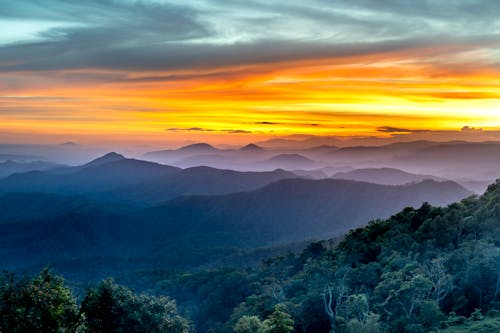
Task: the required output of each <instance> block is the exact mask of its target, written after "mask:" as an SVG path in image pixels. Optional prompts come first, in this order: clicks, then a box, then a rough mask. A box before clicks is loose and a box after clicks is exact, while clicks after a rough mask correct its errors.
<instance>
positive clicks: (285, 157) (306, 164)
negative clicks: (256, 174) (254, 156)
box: [259, 154, 321, 170]
mask: <svg viewBox="0 0 500 333" xmlns="http://www.w3.org/2000/svg"><path fill="white" fill-rule="evenodd" d="M259 164H262V165H266V166H267V167H269V168H282V169H286V170H294V169H313V168H317V167H319V166H321V164H320V163H318V162H316V161H313V160H311V159H309V158H307V157H305V156H302V155H300V154H279V155H276V156H273V157H271V158H269V159H267V160H265V161H262V162H260V163H259Z"/></svg>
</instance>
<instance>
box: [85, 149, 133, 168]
mask: <svg viewBox="0 0 500 333" xmlns="http://www.w3.org/2000/svg"><path fill="white" fill-rule="evenodd" d="M124 159H125V156H123V155H121V154H118V153H115V152H111V153H107V154H106V155H104V156H101V157H98V158H96V159H95V160H93V161H91V162H89V163H87V165H92V166H96V165H102V164H106V163H111V162H115V161H120V160H124Z"/></svg>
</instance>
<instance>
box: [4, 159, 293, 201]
mask: <svg viewBox="0 0 500 333" xmlns="http://www.w3.org/2000/svg"><path fill="white" fill-rule="evenodd" d="M294 177H296V175H295V174H293V173H291V172H286V171H283V170H275V171H269V172H238V171H232V170H219V169H214V168H208V167H194V168H188V169H181V168H177V167H172V166H167V165H162V164H158V163H154V162H147V161H141V160H135V159H127V158H124V157H123V156H121V155H118V154H107V155H105V156H103V157H100V158H98V159H96V160H94V161H92V162H89V163H87V164H84V165H82V166H78V167H65V168H58V169H54V170H50V171H47V172H41V171H34V172H28V173H20V174H14V175H11V176H9V177H7V178H5V179H2V180H0V193H8V192H45V193H52V192H54V193H63V194H89V195H94V196H95V195H101V196H104V197H107V198H109V199H112V198H116V199H117V200H120V201H121V200H129V201H133V202H137V203H143V204H144V203H154V202H160V201H165V200H168V199H171V198H173V197H176V196H179V195H186V194H223V193H231V192H237V191H244V190H251V189H255V188H258V187H260V186H264V185H266V184H268V183H271V182H273V181H276V180H279V179H283V178H294Z"/></svg>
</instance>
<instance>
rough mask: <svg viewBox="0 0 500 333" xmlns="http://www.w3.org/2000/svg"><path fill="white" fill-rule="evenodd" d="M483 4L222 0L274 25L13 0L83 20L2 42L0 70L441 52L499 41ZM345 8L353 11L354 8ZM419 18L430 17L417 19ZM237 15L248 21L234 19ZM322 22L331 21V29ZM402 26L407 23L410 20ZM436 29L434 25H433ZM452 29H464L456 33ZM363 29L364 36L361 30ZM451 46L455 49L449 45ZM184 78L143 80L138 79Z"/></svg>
mask: <svg viewBox="0 0 500 333" xmlns="http://www.w3.org/2000/svg"><path fill="white" fill-rule="evenodd" d="M422 3H424V4H422ZM481 3H482V5H484V6H483V8H479V9H478V8H475V7H474V6H472V5H471V3H470V2H468V1H462V2H458V4H454V5H453V6H450V5H449V4H448V5H444V4H433V3H431V2H427V1H422V2H420V1H419V2H414V1H412V2H407V1H388V2H385V1H384V2H383V3H380V2H376V5H375V2H372V1H353V2H351V1H339V2H338V3H336V4H335V6H334V5H332V4H331V3H330V2H323V1H313V2H312V3H311V4H308V5H307V6H306V5H298V4H293V3H290V4H283V3H277V2H272V1H271V2H266V3H263V2H255V1H249V2H244V1H230V2H228V3H227V2H224V4H223V3H222V2H220V3H219V4H218V5H219V6H220V9H221V10H222V9H224V11H223V12H222V13H226V14H227V17H231V15H234V12H231V10H233V11H235V12H237V11H238V10H241V11H242V12H245V10H248V11H250V10H252V9H253V10H254V11H257V12H258V13H260V18H258V19H260V20H265V21H266V22H267V23H266V24H255V23H254V22H252V20H255V19H240V20H236V19H234V18H233V20H232V21H231V20H229V19H228V18H227V17H226V16H224V15H223V14H220V13H219V12H218V11H216V10H213V11H207V10H202V9H200V8H199V7H197V6H196V5H194V4H190V3H189V2H188V1H186V2H185V3H184V4H183V5H174V4H172V3H164V2H161V3H160V2H149V1H148V2H145V1H114V0H100V1H98V0H90V1H76V0H69V1H62V0H47V1H44V2H43V5H42V4H41V3H40V2H38V1H34V0H27V1H22V2H21V1H12V2H6V4H2V6H1V7H0V17H6V18H11V19H16V18H17V19H19V18H22V19H36V20H53V21H57V22H70V21H74V22H76V24H74V25H68V26H63V27H58V28H52V29H49V30H47V31H44V32H43V33H41V34H40V35H39V37H41V38H42V40H38V41H36V42H33V41H32V42H23V43H16V44H13V45H4V46H0V71H3V72H7V71H51V70H65V69H105V70H110V71H113V70H114V71H116V70H118V71H119V70H121V71H147V70H191V69H206V70H208V69H215V68H222V67H231V66H241V65H249V64H262V63H273V62H281V61H295V60H308V59H332V60H335V59H339V58H344V57H352V56H363V55H375V54H381V53H386V52H396V51H412V50H417V49H419V48H420V49H426V48H429V47H432V46H433V48H432V52H433V55H436V54H439V53H440V52H441V53H443V52H444V53H446V52H458V51H460V50H469V49H474V48H481V47H485V46H491V45H492V44H495V45H497V46H498V44H499V40H500V35H499V34H498V32H497V31H494V30H491V29H490V30H479V29H480V28H479V27H478V25H479V23H477V22H487V23H489V24H490V25H491V23H492V22H491V20H492V19H493V18H492V15H491V11H493V12H495V11H494V10H495V9H497V7H499V6H500V5H496V4H495V2H493V1H491V2H487V1H482V2H481ZM215 4H217V2H215ZM477 7H480V6H479V5H478V6H477ZM445 8H447V10H448V12H450V11H451V12H452V13H455V16H454V17H453V20H451V16H449V15H450V14H445V13H444V9H445ZM484 8H487V9H488V10H485V9H484ZM346 9H350V10H351V12H349V11H346ZM436 9H437V10H436ZM499 9H500V8H499ZM356 10H358V11H368V12H370V13H371V15H363V16H358V15H356ZM352 11H353V12H352ZM442 11H443V13H441V12H442ZM380 12H390V13H400V14H398V15H400V16H401V15H404V14H401V13H405V12H407V15H408V17H407V18H406V19H394V18H393V19H391V18H387V17H386V16H381V15H377V13H380ZM448 12H447V13H448ZM497 12H498V11H496V12H495V13H497ZM349 13H350V14H349ZM440 13H441V14H440ZM278 14H279V15H278ZM436 15H438V16H439V18H440V19H442V20H443V22H442V23H443V24H444V25H449V26H450V27H449V29H444V30H443V31H435V30H432V29H436V28H435V26H437V25H436V24H429V22H428V21H429V20H430V19H431V18H436ZM470 15H474V16H475V17H476V18H477V20H476V21H474V22H475V23H472V24H470V25H469V27H468V30H466V29H462V28H461V27H457V25H458V23H456V22H461V19H462V18H464V17H469V16H470ZM480 15H485V16H484V17H483V16H480ZM212 16H213V17H212ZM283 17H285V18H286V19H284V18H283ZM415 17H417V18H422V19H418V20H417V21H415V20H416V19H415ZM490 17H491V19H489V18H490ZM294 19H295V20H298V21H303V20H306V21H310V22H315V24H317V25H318V27H321V28H322V29H323V33H325V37H324V38H308V37H305V36H302V37H295V38H293V36H294V34H298V35H301V33H304V34H306V32H307V31H306V32H303V31H301V28H300V27H301V25H297V26H296V27H290V24H289V22H292V21H291V20H294ZM218 20H220V21H221V24H224V23H225V21H224V20H229V21H228V22H227V24H234V25H235V26H234V27H232V28H233V29H236V30H237V31H240V32H241V34H243V35H244V34H245V33H246V31H249V32H251V34H252V38H248V39H242V40H236V41H226V42H223V43H221V42H214V40H220V39H223V38H224V36H223V35H220V34H221V32H220V31H217V30H216V29H215V28H214V22H216V21H218ZM495 20H496V18H495ZM234 21H238V22H239V21H241V22H240V23H234ZM276 22H278V23H276ZM322 22H333V23H332V25H331V26H328V25H324V24H323V23H322ZM401 22H403V23H401ZM320 23H321V24H320ZM238 24H239V25H238ZM274 24H278V25H279V29H278V30H277V33H276V34H274V35H273V34H269V33H268V32H269V30H272V29H269V28H267V29H266V26H268V27H274V26H273V25H274ZM401 24H405V25H406V26H404V27H402V26H401ZM428 26H430V27H428ZM228 28H229V27H228ZM280 29H283V30H280ZM429 29H431V30H430V31H427V30H429ZM453 29H457V30H460V31H458V32H459V33H457V31H454V30H453ZM341 31H343V33H341ZM414 31H426V33H420V34H414V33H413V32H414ZM484 31H490V35H486V34H485V33H484ZM342 34H344V35H345V36H344V37H345V38H344V37H342ZM358 34H359V38H358V37H353V36H358ZM337 35H339V37H338V38H337V39H335V38H327V37H326V36H337ZM348 36H349V38H347V37H348ZM352 40H355V41H356V42H352ZM443 45H449V46H450V47H448V48H443V47H442V46H443ZM427 52H430V51H427ZM178 78H179V77H176V76H167V77H144V78H136V80H138V81H140V80H148V79H149V80H151V81H154V80H162V79H165V80H175V79H178ZM124 79H127V78H124ZM128 79H129V80H134V79H133V78H128Z"/></svg>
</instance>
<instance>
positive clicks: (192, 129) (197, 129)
mask: <svg viewBox="0 0 500 333" xmlns="http://www.w3.org/2000/svg"><path fill="white" fill-rule="evenodd" d="M165 131H168V132H177V131H187V132H226V133H231V134H249V133H252V132H251V131H247V130H241V129H221V130H216V129H211V128H203V127H189V128H179V127H172V128H167V129H165Z"/></svg>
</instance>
